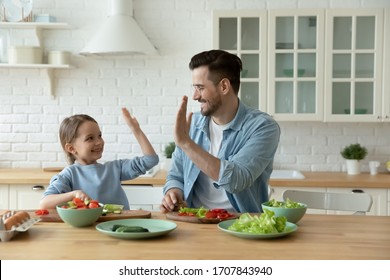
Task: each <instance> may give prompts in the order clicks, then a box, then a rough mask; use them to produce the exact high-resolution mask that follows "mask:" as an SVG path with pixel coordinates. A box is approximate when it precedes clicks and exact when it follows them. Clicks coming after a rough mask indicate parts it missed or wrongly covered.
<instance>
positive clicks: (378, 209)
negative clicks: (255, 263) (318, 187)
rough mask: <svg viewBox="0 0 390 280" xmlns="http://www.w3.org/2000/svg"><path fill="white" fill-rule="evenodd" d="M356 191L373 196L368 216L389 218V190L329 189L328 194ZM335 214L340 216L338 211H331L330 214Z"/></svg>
mask: <svg viewBox="0 0 390 280" xmlns="http://www.w3.org/2000/svg"><path fill="white" fill-rule="evenodd" d="M356 190H358V191H363V192H365V193H368V194H370V195H371V196H372V206H371V210H370V211H369V212H367V215H373V216H387V204H388V201H387V192H388V189H380V188H328V189H327V191H328V192H337V193H345V192H352V191H356ZM333 213H336V214H339V213H338V212H336V211H329V214H333ZM344 213H345V212H344ZM341 214H342V213H341Z"/></svg>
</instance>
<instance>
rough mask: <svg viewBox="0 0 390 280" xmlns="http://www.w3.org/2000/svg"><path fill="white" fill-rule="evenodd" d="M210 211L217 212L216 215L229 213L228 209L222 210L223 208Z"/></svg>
mask: <svg viewBox="0 0 390 280" xmlns="http://www.w3.org/2000/svg"><path fill="white" fill-rule="evenodd" d="M210 211H212V212H215V213H227V210H226V209H221V208H215V209H211V210H210Z"/></svg>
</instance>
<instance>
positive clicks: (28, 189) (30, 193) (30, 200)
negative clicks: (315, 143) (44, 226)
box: [9, 185, 45, 210]
mask: <svg viewBox="0 0 390 280" xmlns="http://www.w3.org/2000/svg"><path fill="white" fill-rule="evenodd" d="M44 191H45V188H44V186H32V185H11V186H10V188H9V209H12V210H18V209H24V210H26V209H38V208H39V201H40V200H41V198H42V196H43V192H44Z"/></svg>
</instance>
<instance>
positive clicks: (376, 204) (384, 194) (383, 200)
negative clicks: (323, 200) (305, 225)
mask: <svg viewBox="0 0 390 280" xmlns="http://www.w3.org/2000/svg"><path fill="white" fill-rule="evenodd" d="M288 189H289V190H291V189H294V190H304V191H314V192H316V191H317V192H336V193H345V192H352V191H363V192H365V193H368V194H370V195H371V196H372V200H373V203H372V207H371V210H370V211H369V212H367V215H374V216H386V215H389V214H390V213H389V210H388V209H389V208H388V207H389V205H390V190H388V189H384V188H325V187H321V188H320V187H318V188H317V187H272V186H271V195H270V199H273V198H274V199H276V200H277V201H283V196H282V195H283V192H284V191H285V190H288ZM388 192H389V194H388ZM307 213H308V214H341V215H345V214H353V212H348V211H334V210H318V209H308V210H307Z"/></svg>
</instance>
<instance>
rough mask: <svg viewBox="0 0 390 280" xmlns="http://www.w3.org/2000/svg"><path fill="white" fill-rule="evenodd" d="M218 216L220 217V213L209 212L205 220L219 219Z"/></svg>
mask: <svg viewBox="0 0 390 280" xmlns="http://www.w3.org/2000/svg"><path fill="white" fill-rule="evenodd" d="M217 216H218V213H216V212H213V211H208V212H206V214H205V218H207V219H215V218H217Z"/></svg>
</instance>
